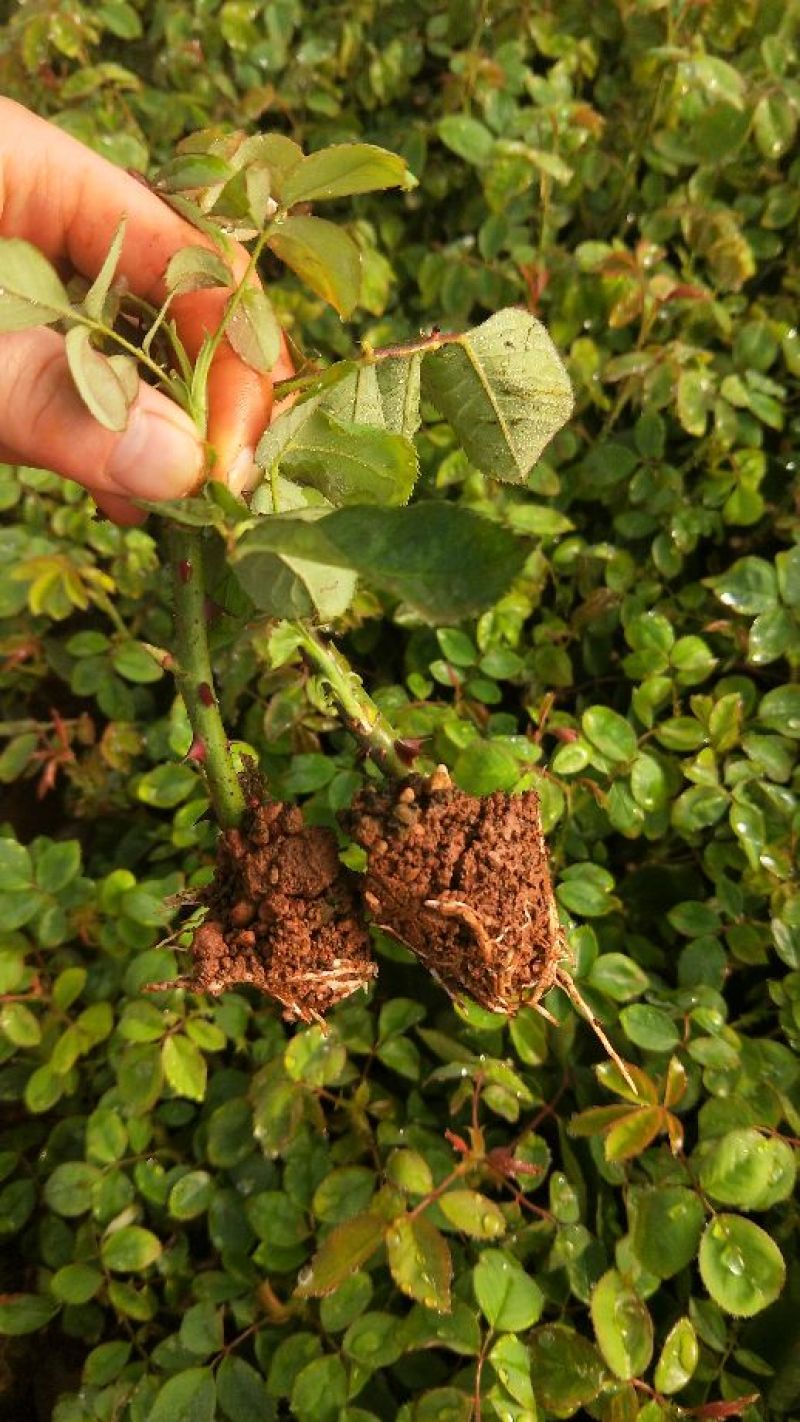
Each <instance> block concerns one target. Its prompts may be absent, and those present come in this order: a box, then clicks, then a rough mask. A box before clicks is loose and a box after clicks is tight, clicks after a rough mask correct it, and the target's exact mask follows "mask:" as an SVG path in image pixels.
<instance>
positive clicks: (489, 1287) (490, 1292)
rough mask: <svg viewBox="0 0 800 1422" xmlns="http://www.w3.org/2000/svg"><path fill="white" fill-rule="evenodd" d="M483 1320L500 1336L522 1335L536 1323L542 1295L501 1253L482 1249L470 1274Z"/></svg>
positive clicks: (502, 1252)
mask: <svg viewBox="0 0 800 1422" xmlns="http://www.w3.org/2000/svg"><path fill="white" fill-rule="evenodd" d="M472 1287H473V1288H474V1290H475V1297H476V1299H477V1300H478V1305H479V1307H480V1309H481V1312H482V1313H483V1315H484V1317H485V1318H486V1319H487V1320H488V1322H489V1323H490V1324H491V1325H492V1327H493V1328H496V1329H498V1330H499V1331H500V1332H502V1333H522V1332H524V1330H525V1329H526V1328H530V1327H531V1326H532V1325H533V1324H534V1323H536V1321H537V1320H538V1318H539V1316H540V1314H541V1312H542V1308H543V1307H544V1295H543V1293H542V1291H541V1289H540V1288H539V1285H538V1284H537V1283H536V1280H535V1279H532V1278H531V1277H530V1275H529V1274H527V1273H526V1272H525V1270H524V1269H523V1268H522V1265H521V1264H519V1263H518V1261H517V1260H516V1259H515V1258H514V1257H513V1255H511V1254H506V1252H505V1251H504V1250H501V1249H485V1250H484V1251H483V1253H482V1254H481V1257H480V1259H479V1260H478V1262H477V1264H476V1265H475V1268H474V1269H473V1271H472Z"/></svg>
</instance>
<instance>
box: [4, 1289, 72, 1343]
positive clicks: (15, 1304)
mask: <svg viewBox="0 0 800 1422" xmlns="http://www.w3.org/2000/svg"><path fill="white" fill-rule="evenodd" d="M58 1309H59V1304H58V1303H57V1302H56V1300H55V1299H49V1298H45V1297H44V1296H43V1295H42V1294H5V1295H4V1296H3V1298H2V1299H0V1334H2V1335H4V1336H5V1337H7V1338H19V1337H20V1336H21V1335H22V1334H23V1333H38V1332H39V1330H40V1329H42V1328H46V1327H47V1325H48V1323H49V1322H50V1320H51V1318H52V1317H53V1315H54V1314H56V1313H58Z"/></svg>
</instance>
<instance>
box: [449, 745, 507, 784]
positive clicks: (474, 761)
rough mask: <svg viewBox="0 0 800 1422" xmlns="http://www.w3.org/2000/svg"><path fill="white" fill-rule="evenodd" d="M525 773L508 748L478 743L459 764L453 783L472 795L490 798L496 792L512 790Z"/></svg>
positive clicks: (469, 748) (457, 762)
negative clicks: (522, 772) (488, 796)
mask: <svg viewBox="0 0 800 1422" xmlns="http://www.w3.org/2000/svg"><path fill="white" fill-rule="evenodd" d="M521 771H522V767H521V766H520V763H519V761H518V760H517V759H516V757H515V756H514V755H512V753H511V751H509V750H506V749H505V747H504V746H501V745H497V744H496V743H495V742H494V741H484V740H474V741H470V743H469V745H468V746H467V747H466V749H465V750H463V751H462V752H461V754H460V755H459V757H458V759H457V760H456V763H455V766H454V767H453V779H454V780H455V782H456V784H457V785H458V787H459V789H461V790H464V791H466V793H467V794H468V795H490V794H491V793H492V791H494V790H510V789H511V788H512V786H513V785H516V783H517V781H518V780H519V777H520V774H521Z"/></svg>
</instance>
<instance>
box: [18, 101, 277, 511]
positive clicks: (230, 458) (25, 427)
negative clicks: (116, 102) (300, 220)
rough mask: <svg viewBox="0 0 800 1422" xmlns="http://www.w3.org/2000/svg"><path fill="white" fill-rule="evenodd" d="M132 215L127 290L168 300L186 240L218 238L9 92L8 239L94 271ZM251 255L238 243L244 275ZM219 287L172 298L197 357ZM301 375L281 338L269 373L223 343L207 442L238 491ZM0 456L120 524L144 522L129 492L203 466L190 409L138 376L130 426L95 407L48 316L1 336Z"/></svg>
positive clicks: (156, 488)
mask: <svg viewBox="0 0 800 1422" xmlns="http://www.w3.org/2000/svg"><path fill="white" fill-rule="evenodd" d="M123 214H125V216H126V217H127V226H126V231H125V242H124V246H123V250H122V255H121V258H120V262H119V266H118V268H117V276H118V277H122V278H124V280H125V281H126V282H127V285H128V288H129V290H131V291H132V292H134V293H135V294H136V295H138V296H141V297H144V298H145V299H147V300H148V301H150V302H152V303H153V304H154V305H160V304H161V302H162V301H163V300H164V297H165V295H166V291H165V289H164V288H163V284H162V279H163V274H164V271H165V268H166V265H167V262H168V261H169V259H170V257H171V256H172V254H173V253H174V252H175V251H177V250H178V249H179V248H181V247H187V246H207V245H209V244H208V243H207V242H206V241H205V239H204V238H203V236H202V234H201V233H199V232H198V231H196V230H195V229H194V228H193V227H191V226H190V225H189V224H188V223H187V222H184V221H183V219H182V218H180V217H178V215H177V214H176V213H174V212H173V211H172V210H171V209H170V208H169V207H168V206H167V205H166V203H163V202H162V201H161V200H160V199H159V198H158V197H157V196H156V194H155V193H153V192H151V191H150V190H149V189H148V188H147V187H146V186H145V185H144V184H142V183H139V182H137V181H136V179H135V178H132V177H131V176H130V175H129V174H127V173H125V172H123V171H122V169H120V168H117V167H115V166H114V165H113V164H112V163H109V162H107V161H106V159H104V158H101V157H100V156H99V155H98V154H96V153H93V152H92V151H91V149H89V148H86V147H84V145H83V144H82V143H79V142H77V140H76V139H74V138H71V137H70V136H69V135H68V134H66V133H63V132H62V131H61V130H60V129H59V128H56V127H55V126H53V125H52V124H49V123H47V122H46V121H45V120H44V119H40V118H37V117H36V116H35V115H34V114H31V113H29V112H28V110H27V109H24V108H23V107H22V106H21V105H19V104H16V103H14V102H13V101H12V100H10V99H3V98H0V236H2V237H22V238H24V239H25V240H26V241H28V242H32V243H34V244H35V246H37V247H38V248H39V250H40V251H42V252H43V253H44V255H45V256H46V257H48V258H49V259H50V261H52V262H54V263H55V264H56V265H57V266H58V267H59V269H60V270H61V271H62V273H63V272H65V271H66V272H80V273H82V274H83V275H84V276H86V277H88V278H89V279H92V278H93V277H95V276H96V275H97V272H98V271H99V269H100V266H101V265H102V262H103V258H104V257H105V255H106V252H107V251H108V248H109V246H110V244H111V239H112V237H113V236H114V233H115V231H116V229H117V226H118V224H119V221H120V218H121V217H122V215H123ZM246 264H247V253H246V252H245V251H244V249H243V248H241V247H238V248H237V251H236V255H235V257H234V258H233V260H232V261H231V265H232V267H233V270H234V273H235V274H236V276H237V277H238V276H241V275H242V273H243V271H244V268H245V266H246ZM227 295H228V293H227V292H226V291H224V290H222V289H213V290H204V291H197V292H193V293H191V294H189V295H186V296H181V297H178V298H176V300H175V301H174V302H173V303H172V306H171V308H170V311H171V314H172V315H173V316H174V319H175V322H176V325H177V328H178V332H179V335H180V337H181V340H182V341H183V343H184V345H185V347H186V349H187V351H188V352H189V355H190V356H191V357H192V358H194V357H195V356H196V354H197V352H198V350H199V349H200V346H201V344H202V341H203V338H204V337H205V336H206V335H207V334H208V333H209V332H210V331H214V330H215V329H216V327H217V326H218V325H219V322H220V320H221V317H222V313H223V309H224V306H225V301H226V298H227ZM291 374H292V366H291V361H290V359H289V356H288V353H287V352H286V350H285V348H284V351H283V353H282V355H281V357H280V359H279V361H278V364H277V365H276V367H275V369H274V371H273V372H272V373H271V375H267V376H264V375H259V374H257V373H256V372H255V371H254V370H252V369H251V368H250V367H249V366H247V365H245V364H244V362H243V361H241V360H240V359H239V357H238V356H237V355H236V354H235V352H234V351H233V349H232V348H231V347H230V346H229V345H228V343H227V341H222V342H221V344H220V347H219V349H218V351H217V352H216V355H215V357H214V361H213V364H212V366H211V371H210V374H209V380H208V396H209V428H208V443H209V444H210V445H211V447H212V448H213V449H214V451H215V454H216V461H215V464H214V477H215V478H219V479H224V480H225V481H226V482H227V483H228V484H229V486H230V487H231V488H232V489H234V491H236V492H238V491H239V490H241V489H242V488H243V487H244V485H245V483H246V481H247V478H248V476H249V474H250V472H251V469H252V461H253V448H254V446H255V443H256V441H257V439H258V437H259V435H260V434H261V432H262V430H263V429H264V427H265V425H266V424H267V423H268V422H269V416H270V412H271V409H272V387H273V380H282V379H285V378H286V377H287V376H289V375H291ZM0 459H2V460H4V461H6V462H7V463H12V464H32V465H35V466H40V467H42V468H45V469H52V470H53V471H54V472H56V473H58V474H62V475H64V476H65V477H67V478H69V479H75V480H76V481H77V482H78V483H79V484H82V485H83V486H84V487H85V488H87V489H89V490H90V492H91V493H92V496H93V497H94V499H95V501H96V503H97V504H98V506H99V507H100V508H101V509H102V510H103V511H104V513H106V514H108V516H109V517H110V518H112V519H114V520H115V521H116V522H118V523H127V524H130V523H138V522H140V521H141V519H142V518H143V515H142V513H141V512H140V511H139V510H138V509H137V508H136V507H135V505H134V504H133V503H132V500H133V499H137V498H139V499H171V498H179V497H181V496H182V495H184V494H186V493H188V492H189V491H190V490H191V489H192V488H193V487H194V486H195V485H196V484H197V483H198V481H199V480H200V477H201V475H202V472H203V464H204V447H203V442H202V440H201V437H200V435H199V433H198V431H197V429H196V428H195V426H194V424H193V423H192V421H191V420H190V418H189V416H188V415H187V414H186V413H185V411H183V410H182V409H180V408H179V406H177V405H176V404H174V402H173V401H172V400H170V399H169V398H168V397H167V396H166V395H163V394H162V393H161V392H160V391H158V390H155V389H153V387H152V386H149V385H145V384H142V385H140V388H139V394H138V395H137V397H136V400H135V402H134V404H133V406H132V408H131V412H130V417H129V420H128V424H127V427H126V429H124V430H123V431H122V432H121V433H119V434H115V433H114V432H113V431H111V430H107V429H105V428H104V427H103V426H102V425H100V424H98V422H97V421H96V420H95V419H94V418H93V417H92V416H91V415H90V414H89V412H88V410H87V409H86V406H85V405H84V404H83V401H82V400H81V399H80V397H79V395H78V393H77V391H76V389H75V385H74V383H73V380H72V376H71V375H70V372H69V367H68V365H67V361H66V356H65V354H64V342H63V337H61V336H60V335H58V334H57V332H55V331H52V330H50V329H49V328H47V327H36V328H33V329H27V330H23V331H10V332H4V333H2V334H0Z"/></svg>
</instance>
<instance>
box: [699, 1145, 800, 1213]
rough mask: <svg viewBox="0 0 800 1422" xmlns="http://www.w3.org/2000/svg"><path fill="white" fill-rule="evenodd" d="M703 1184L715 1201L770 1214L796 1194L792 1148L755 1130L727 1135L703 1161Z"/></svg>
mask: <svg viewBox="0 0 800 1422" xmlns="http://www.w3.org/2000/svg"><path fill="white" fill-rule="evenodd" d="M699 1174H700V1183H701V1185H702V1186H703V1189H704V1190H705V1191H706V1192H707V1194H709V1195H710V1196H711V1198H712V1200H718V1201H719V1202H720V1203H721V1204H723V1205H736V1206H738V1207H739V1208H740V1209H743V1210H768V1209H771V1207H772V1206H773V1205H776V1204H778V1203H779V1202H780V1201H781V1200H786V1199H788V1198H789V1196H790V1195H791V1194H792V1193H793V1191H794V1187H795V1181H796V1179H797V1164H796V1161H795V1156H794V1151H793V1150H792V1147H791V1146H790V1145H789V1144H788V1143H787V1142H786V1141H783V1140H781V1139H780V1137H778V1136H762V1135H761V1133H760V1132H759V1131H756V1130H753V1129H752V1128H742V1129H740V1130H734V1131H728V1132H726V1134H725V1135H724V1136H720V1138H719V1139H718V1140H716V1141H714V1143H713V1145H712V1146H711V1149H710V1150H709V1151H708V1152H707V1154H705V1155H703V1156H702V1158H701V1160H700V1170H699Z"/></svg>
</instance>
